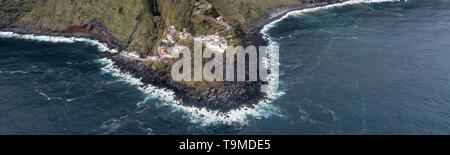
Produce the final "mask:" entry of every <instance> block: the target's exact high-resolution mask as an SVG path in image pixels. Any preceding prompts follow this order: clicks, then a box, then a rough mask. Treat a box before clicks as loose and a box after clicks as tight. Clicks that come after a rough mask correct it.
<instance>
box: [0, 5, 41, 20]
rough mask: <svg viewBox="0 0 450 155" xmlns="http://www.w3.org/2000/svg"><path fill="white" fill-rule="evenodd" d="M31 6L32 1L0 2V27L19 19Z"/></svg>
mask: <svg viewBox="0 0 450 155" xmlns="http://www.w3.org/2000/svg"><path fill="white" fill-rule="evenodd" d="M33 6H34V1H33V0H0V26H7V25H10V24H12V23H14V22H15V21H17V20H19V19H21V18H22V17H23V16H25V15H26V13H28V12H29V11H31V9H32V8H33Z"/></svg>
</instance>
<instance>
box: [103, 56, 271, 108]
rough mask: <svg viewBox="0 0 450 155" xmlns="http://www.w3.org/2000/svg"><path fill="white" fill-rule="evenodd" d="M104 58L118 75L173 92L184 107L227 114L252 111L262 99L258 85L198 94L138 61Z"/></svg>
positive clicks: (225, 85) (212, 87)
mask: <svg viewBox="0 0 450 155" xmlns="http://www.w3.org/2000/svg"><path fill="white" fill-rule="evenodd" d="M105 57H107V58H109V59H111V60H113V62H114V65H116V66H117V67H118V68H119V69H120V70H121V71H125V72H128V73H130V74H131V75H132V76H133V77H138V78H141V81H142V82H143V83H144V84H151V85H153V86H156V87H159V88H165V89H169V90H172V91H174V92H175V97H176V98H177V99H178V100H181V101H182V104H183V105H186V106H194V107H199V108H207V109H208V110H218V111H222V112H227V111H230V110H232V109H237V108H241V107H243V106H246V107H252V106H253V105H255V104H257V103H258V102H259V101H260V100H261V99H262V98H264V96H265V94H264V93H263V92H261V91H260V89H261V87H260V86H261V84H262V82H215V83H213V84H209V85H208V86H206V88H205V89H204V90H203V91H200V90H198V89H196V88H193V87H190V86H188V85H186V84H184V83H183V82H177V81H173V80H172V78H171V77H170V76H169V75H167V74H166V73H165V72H159V71H157V70H154V69H151V68H150V67H148V66H146V65H145V64H144V63H142V62H141V61H137V60H131V59H128V58H125V57H123V56H121V55H120V54H108V55H105Z"/></svg>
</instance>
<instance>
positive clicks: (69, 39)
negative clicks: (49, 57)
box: [0, 32, 118, 53]
mask: <svg viewBox="0 0 450 155" xmlns="http://www.w3.org/2000/svg"><path fill="white" fill-rule="evenodd" d="M0 37H2V38H16V39H27V40H36V41H43V42H52V43H75V42H86V43H89V44H90V45H93V46H96V47H97V48H98V50H99V51H102V52H110V53H117V52H118V51H117V50H116V49H110V48H108V45H106V44H104V43H101V42H100V41H98V40H92V39H87V38H77V37H63V36H45V35H35V34H17V33H14V32H0Z"/></svg>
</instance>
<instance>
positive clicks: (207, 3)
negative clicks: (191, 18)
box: [194, 1, 231, 33]
mask: <svg viewBox="0 0 450 155" xmlns="http://www.w3.org/2000/svg"><path fill="white" fill-rule="evenodd" d="M205 3H206V5H207V7H206V8H203V9H199V10H196V11H195V12H194V14H196V15H198V16H200V17H202V18H206V19H209V20H211V21H213V22H215V23H217V24H219V25H222V26H225V30H222V31H220V32H219V33H225V32H228V31H230V30H231V26H230V25H229V24H228V23H227V22H224V21H219V20H217V19H215V18H212V17H209V16H206V15H204V14H202V13H201V12H202V11H205V10H209V9H211V8H212V5H211V4H210V3H209V2H207V1H205Z"/></svg>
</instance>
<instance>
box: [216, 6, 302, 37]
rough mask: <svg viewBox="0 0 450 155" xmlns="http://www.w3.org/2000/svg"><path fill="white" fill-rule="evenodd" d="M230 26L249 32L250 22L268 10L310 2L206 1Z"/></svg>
mask: <svg viewBox="0 0 450 155" xmlns="http://www.w3.org/2000/svg"><path fill="white" fill-rule="evenodd" d="M208 1H209V2H211V4H213V5H214V6H215V7H216V10H217V12H219V13H220V14H221V15H222V16H223V17H224V18H225V19H226V20H227V21H228V22H229V23H230V24H231V25H233V26H237V25H241V26H242V29H243V30H244V31H248V30H249V27H248V26H249V23H250V22H251V20H253V19H255V18H257V17H259V16H261V15H263V14H265V13H267V12H268V11H270V10H273V9H276V8H280V7H285V6H292V5H297V4H301V3H302V2H305V1H310V0H208Z"/></svg>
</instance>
